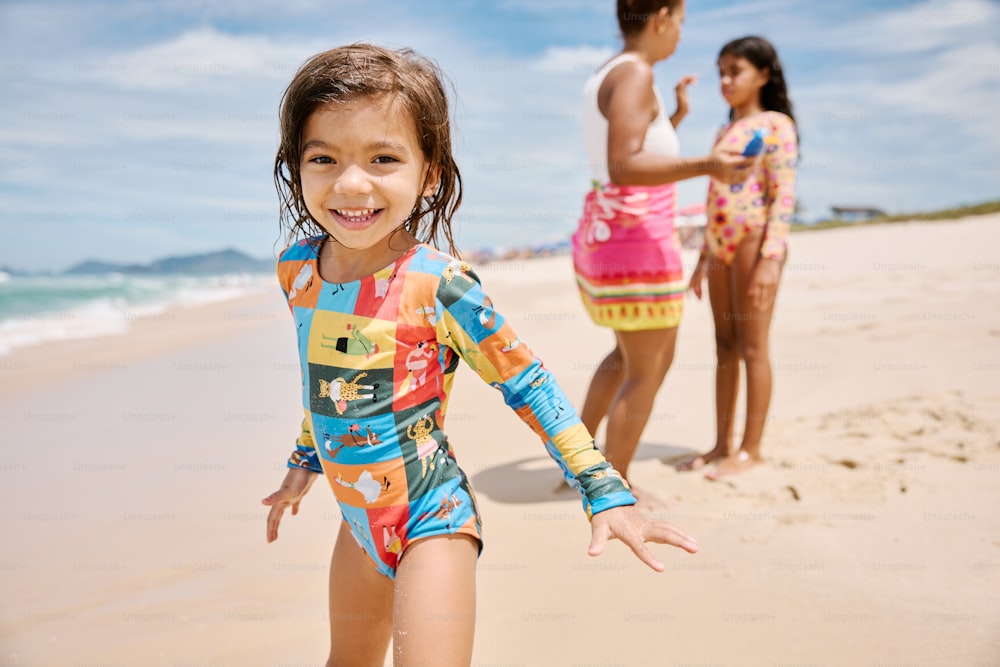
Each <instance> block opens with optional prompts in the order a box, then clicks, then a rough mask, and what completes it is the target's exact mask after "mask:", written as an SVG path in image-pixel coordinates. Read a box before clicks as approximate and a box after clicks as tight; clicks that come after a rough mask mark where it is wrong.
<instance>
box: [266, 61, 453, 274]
mask: <svg viewBox="0 0 1000 667" xmlns="http://www.w3.org/2000/svg"><path fill="white" fill-rule="evenodd" d="M442 80H443V76H442V74H441V71H440V70H439V69H438V67H437V65H435V64H434V63H433V62H432V61H430V60H429V59H427V58H425V57H423V56H421V55H419V54H418V53H416V52H415V51H412V50H410V49H399V50H391V49H384V48H382V47H378V46H374V45H371V44H351V45H349V46H341V47H338V48H335V49H331V50H329V51H324V52H323V53H319V54H317V55H315V56H313V57H312V58H310V59H309V60H308V61H307V62H306V63H305V64H304V65H302V67H300V68H299V70H298V72H296V73H295V76H294V77H293V78H292V81H291V83H290V84H288V88H287V89H286V90H285V93H284V95H283V96H282V99H281V111H280V115H279V120H280V125H281V137H280V143H279V145H278V152H277V155H276V156H275V158H274V184H275V187H277V189H278V195H279V197H280V198H281V218H280V222H281V228H282V229H283V230H284V231H285V232H286V233H287V236H288V238H287V239H286V243H291V242H292V241H293V240H295V239H296V238H298V237H300V236H302V237H313V236H321V235H323V234H324V233H325V232H324V230H323V228H322V227H321V226H320V225H319V223H317V222H316V221H315V220H314V219H313V217H312V216H311V215H309V211H308V210H307V209H306V203H305V200H304V199H303V197H302V179H301V173H300V165H301V162H302V132H303V129H304V128H305V124H306V120H307V119H308V118H309V116H310V114H312V113H313V112H314V111H315V110H316V109H318V108H320V107H322V106H325V105H327V104H338V103H344V102H351V101H355V100H357V99H359V98H364V97H371V96H380V95H388V96H390V97H391V98H392V99H394V100H396V101H398V102H399V103H401V104H402V106H403V108H404V109H406V111H407V112H408V113H409V114H410V118H412V119H413V122H414V125H415V130H416V136H417V140H418V141H419V143H420V149H421V150H422V151H423V154H424V159H425V160H426V161H427V165H428V169H427V177H426V180H425V182H424V184H423V186H422V187H421V190H423V189H424V187H426V186H427V185H428V184H430V183H431V182H432V180H433V178H434V176H435V174H438V178H439V180H438V187H437V190H436V191H435V192H434V194H433V195H431V196H429V197H421V198H420V199H418V200H417V204H416V206H415V207H414V208H413V211H412V212H411V213H410V215H409V217H408V218H407V219H406V221H405V222H404V223H403V229H405V230H406V231H408V232H410V233H411V234H413V236H415V237H416V238H417V239H418V240H420V241H421V242H424V243H431V244H433V245H435V246H438V247H440V245H439V243H440V241H441V240H443V241H445V242H447V244H448V252H450V253H452V254H456V255H457V254H458V251H457V249H456V248H455V241H454V239H453V238H452V230H451V220H452V217H453V216H454V215H455V211H456V210H457V209H458V206H459V204H461V202H462V176H461V174H460V173H459V170H458V165H457V164H456V163H455V158H454V156H453V155H452V146H451V122H450V119H449V115H448V96H447V94H446V92H445V88H444V84H443V83H442Z"/></svg>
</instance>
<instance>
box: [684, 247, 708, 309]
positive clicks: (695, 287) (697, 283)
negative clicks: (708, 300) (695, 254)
mask: <svg viewBox="0 0 1000 667" xmlns="http://www.w3.org/2000/svg"><path fill="white" fill-rule="evenodd" d="M706 261H707V260H706V259H705V256H704V255H701V256H700V257H699V258H698V263H697V264H695V267H694V271H692V272H691V281H690V282H689V283H688V289H689V290H691V291H692V292H694V295H695V296H696V297H698V300H699V301H701V284H702V283H703V282H704V281H705V263H706Z"/></svg>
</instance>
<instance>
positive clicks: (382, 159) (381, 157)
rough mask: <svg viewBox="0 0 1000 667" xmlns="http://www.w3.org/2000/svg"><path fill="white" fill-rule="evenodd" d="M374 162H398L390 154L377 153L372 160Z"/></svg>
mask: <svg viewBox="0 0 1000 667" xmlns="http://www.w3.org/2000/svg"><path fill="white" fill-rule="evenodd" d="M372 162H374V163H375V164H392V163H393V162H399V160H397V159H396V158H394V157H392V156H391V155H379V156H378V157H377V158H375V159H374V160H372Z"/></svg>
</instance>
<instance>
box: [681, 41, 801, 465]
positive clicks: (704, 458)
mask: <svg viewBox="0 0 1000 667" xmlns="http://www.w3.org/2000/svg"><path fill="white" fill-rule="evenodd" d="M719 76H720V77H721V86H722V96H723V97H724V98H725V99H726V101H727V102H728V103H729V106H730V114H729V120H730V122H729V124H728V125H726V126H725V127H724V128H722V130H721V131H720V132H719V134H718V136H717V137H716V141H715V145H716V147H724V148H733V149H742V148H743V147H745V146H746V145H747V144H748V143H749V142H750V141H751V139H752V138H753V136H754V133H755V132H757V133H759V134H763V135H764V155H763V159H762V160H761V161H760V162H759V163H758V164H757V166H755V167H754V169H753V172H752V174H751V176H750V178H749V180H748V181H747V182H746V183H744V184H740V185H733V184H729V183H724V182H721V181H719V180H717V179H714V178H713V179H711V181H710V185H709V190H708V203H707V216H708V223H707V226H706V229H705V245H704V248H703V249H702V252H701V257H700V258H699V260H698V265H697V267H696V268H695V270H694V272H693V274H692V276H691V284H690V287H691V289H692V290H694V293H695V294H696V295H697V296H698V298H699V299H700V298H701V296H702V282H703V281H704V280H705V279H706V278H707V280H708V296H709V302H710V303H711V305H712V316H713V319H714V321H715V341H716V356H717V359H718V364H717V366H716V371H715V382H716V386H715V410H716V439H715V446H714V447H713V448H712V450H711V451H709V452H708V453H706V454H703V455H701V456H698V457H696V458H694V459H692V460H691V461H688V462H686V463H684V464H682V468H687V469H697V468H701V467H702V466H704V465H705V464H709V463H714V466H712V467H711V468H710V469H709V470H707V471H706V477H708V478H709V479H718V478H719V477H724V476H727V475H733V474H737V473H740V472H743V471H745V470H748V469H749V468H751V467H753V466H754V465H756V464H758V463H760V462H761V461H762V460H763V457H762V455H761V438H762V436H763V433H764V422H765V420H766V418H767V412H768V407H769V405H770V401H771V359H770V356H769V351H768V347H769V334H770V329H771V317H772V314H773V312H774V300H775V296H776V294H777V291H778V281H779V280H780V278H781V270H782V267H783V266H784V263H785V259H786V257H787V254H788V253H787V236H788V228H789V223H790V221H791V218H792V213H793V211H794V208H795V168H796V164H797V162H798V135H797V130H796V127H795V117H794V116H793V115H792V103H791V101H789V99H788V91H787V87H786V85H785V77H784V70H783V68H782V66H781V62H780V61H779V60H778V54H777V53H776V52H775V50H774V47H773V46H771V44H770V43H769V42H768V41H767V40H765V39H762V38H760V37H744V38H742V39H737V40H734V41H732V42H730V43H728V44H726V45H725V46H724V47H723V48H722V51H721V52H720V53H719ZM741 361H742V362H743V364H744V365H745V366H746V378H747V380H746V382H747V402H746V405H747V407H746V421H745V426H744V429H743V439H742V442H741V443H740V446H739V448H737V449H735V450H734V449H733V426H734V416H735V413H736V399H737V396H738V393H739V381H740V362H741Z"/></svg>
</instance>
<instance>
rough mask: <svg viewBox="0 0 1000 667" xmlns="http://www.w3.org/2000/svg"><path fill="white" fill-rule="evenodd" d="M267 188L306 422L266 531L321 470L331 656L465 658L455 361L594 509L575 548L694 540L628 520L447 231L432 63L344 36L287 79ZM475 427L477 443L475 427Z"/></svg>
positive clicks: (627, 501)
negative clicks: (498, 399) (326, 494)
mask: <svg viewBox="0 0 1000 667" xmlns="http://www.w3.org/2000/svg"><path fill="white" fill-rule="evenodd" d="M280 118H281V139H280V144H279V149H278V154H277V157H276V159H275V172H274V174H275V182H276V183H277V185H278V189H279V194H280V195H281V199H282V204H283V206H282V220H283V222H284V223H285V225H286V226H287V227H288V231H289V235H290V237H293V238H294V237H298V236H304V237H305V238H301V239H300V240H298V241H297V242H293V243H291V245H289V247H288V248H286V249H285V251H284V252H282V253H281V256H280V258H279V260H278V267H277V271H278V280H279V282H280V284H281V287H282V290H283V292H284V294H285V296H286V298H287V300H288V306H289V308H290V310H291V312H292V315H293V318H294V321H295V331H296V334H297V339H298V348H299V358H300V362H301V366H302V404H303V408H304V412H305V419H304V421H303V423H302V428H301V431H300V433H299V435H298V439H297V441H296V447H295V449H294V451H293V452H292V455H291V457H290V458H289V461H288V468H289V470H288V473H287V474H286V476H285V480H284V482H283V483H282V485H281V488H280V489H279V490H278V491H276V492H274V493H272V494H271V495H269V496H268V497H267V498H265V499H264V500H263V503H264V505H266V506H268V507H270V508H271V509H270V512H269V514H268V517H267V540H268V542H273V541H274V540H275V539H277V537H278V526H279V523H280V521H281V517H282V514H283V513H284V511H285V510H286V509H291V510H292V514H295V513H296V512H297V510H298V506H299V503H300V501H301V500H302V497H303V496H304V495H305V493H306V492H307V491H308V489H309V488H310V486H311V485H312V483H313V481H315V479H316V478H317V477H318V476H319V475H323V476H325V477H326V479H327V481H328V482H329V484H330V488H331V489H332V490H333V493H334V495H335V496H336V499H337V503H338V505H339V506H340V510H341V515H342V518H343V521H342V523H341V526H340V533H339V535H338V537H337V543H336V546H335V548H334V553H333V559H332V562H331V570H330V607H329V612H330V615H329V618H330V639H331V649H330V657H329V659H328V661H327V665H328V666H331V665H348V666H350V667H355V666H366V665H382V664H383V663H384V661H385V655H386V651H387V649H388V646H389V642H390V639H391V640H392V644H393V647H394V652H395V655H394V660H393V662H394V664H396V665H435V666H436V667H449V666H467V665H469V663H470V662H471V659H472V640H473V629H474V625H475V611H476V596H475V566H476V559H477V557H478V555H479V551H480V548H481V545H482V536H481V532H480V517H479V512H478V510H477V507H476V499H475V495H474V494H473V492H472V487H471V485H470V483H469V479H468V477H467V476H466V474H465V473H464V471H463V470H462V468H461V467H460V466H459V465H458V462H457V457H456V455H455V452H454V451H453V450H452V447H451V443H450V442H449V440H448V438H447V436H446V435H445V431H444V426H445V412H446V407H447V405H448V399H449V396H450V392H451V389H452V385H453V380H454V375H455V370H456V368H457V367H458V363H459V360H460V359H464V360H465V361H466V362H467V363H469V364H470V366H472V367H473V368H474V369H476V371H477V372H478V373H479V375H480V376H481V377H482V378H483V380H485V381H487V382H489V383H490V384H491V385H493V386H494V387H496V388H497V389H498V390H499V391H500V393H501V394H502V395H503V398H504V401H505V402H506V403H507V405H508V406H510V407H511V408H512V409H513V410H514V411H515V412H516V413H517V414H518V415H519V416H520V417H521V418H522V419H523V420H524V421H525V422H526V423H527V424H528V425H529V426H530V427H531V428H532V429H533V430H534V431H535V433H536V434H537V435H538V436H539V437H540V439H541V440H542V442H543V443H544V446H545V448H546V450H547V451H548V453H549V454H550V455H551V456H552V457H553V458H554V459H555V460H556V463H557V464H558V465H559V467H560V468H561V469H562V471H563V474H564V476H565V477H566V479H567V482H568V483H569V484H570V485H571V486H573V488H575V489H577V490H578V491H579V492H580V493H581V499H582V503H583V507H584V510H585V511H586V514H587V515H588V516H591V517H592V521H591V530H592V535H593V537H592V542H591V547H590V553H591V554H592V555H597V554H599V553H600V552H601V551H602V549H603V547H604V544H605V543H606V542H607V540H608V539H610V538H616V539H621V540H622V541H624V542H625V543H627V544H628V545H629V546H630V547H631V548H632V549H633V550H634V551H635V553H636V554H637V555H638V556H639V558H641V559H642V560H643V561H644V562H646V563H647V564H648V565H649V566H650V567H652V568H653V569H655V570H658V571H662V570H663V567H664V566H663V564H662V563H660V562H658V561H657V560H656V559H655V558H654V557H653V556H652V554H651V553H650V552H649V551H648V550H647V549H646V548H645V546H644V544H643V543H644V542H645V541H653V542H660V543H665V544H672V545H674V546H678V547H681V548H683V549H685V550H687V551H691V552H693V551H695V550H696V549H697V545H696V544H695V542H694V541H693V540H692V539H691V538H690V537H688V536H687V535H684V534H683V533H682V532H680V531H679V530H677V529H676V528H674V527H673V526H671V525H669V524H667V523H664V522H659V521H650V520H648V519H646V518H644V517H642V516H641V515H640V514H639V513H638V511H637V510H636V509H635V507H633V505H634V504H635V498H634V497H633V495H632V494H631V492H630V491H629V489H628V484H627V483H626V482H625V480H624V479H623V478H622V476H621V475H620V474H618V472H617V471H616V470H615V469H614V468H612V467H611V465H610V464H609V463H608V462H607V461H606V460H605V459H604V457H603V456H601V453H600V452H599V451H598V450H597V449H596V448H595V447H594V442H593V438H592V436H591V435H590V433H588V432H587V429H586V428H585V427H584V426H583V424H582V423H580V419H579V418H578V417H577V416H576V413H575V412H574V411H573V409H572V407H570V403H569V400H568V399H567V398H566V395H565V394H564V393H563V392H562V390H561V389H560V388H559V386H558V384H556V382H555V380H554V378H553V377H552V376H551V374H550V373H549V372H548V370H546V369H545V367H544V366H543V365H542V363H541V361H540V360H538V359H537V358H535V356H534V355H533V354H532V352H531V350H530V349H529V347H528V346H527V345H526V344H524V343H523V342H522V341H521V340H520V339H519V338H518V337H517V334H516V333H515V332H514V331H513V329H512V328H511V327H510V324H509V323H508V322H507V321H506V320H505V319H504V318H503V316H502V315H500V313H498V312H497V311H496V310H495V309H494V307H493V302H492V301H491V300H490V299H489V297H488V296H486V294H485V293H484V292H483V289H482V287H481V285H480V283H479V279H478V278H477V277H476V274H475V273H473V272H472V269H471V267H470V266H469V265H468V264H466V263H465V262H462V261H461V260H459V259H457V258H456V257H454V256H452V255H449V254H446V253H444V252H441V251H439V250H438V249H436V248H435V247H432V246H431V245H428V244H429V243H431V242H435V241H437V240H438V237H439V236H443V238H444V239H445V240H446V241H447V242H448V245H449V250H450V251H451V253H452V254H454V252H455V251H454V247H453V244H452V242H451V238H452V236H451V219H452V216H453V214H454V213H455V210H456V208H457V207H458V204H459V202H460V201H461V182H462V181H461V176H460V174H459V171H458V168H457V166H456V165H455V161H454V158H453V156H452V153H451V137H450V124H449V115H448V102H447V98H446V96H445V93H444V87H443V85H442V84H441V81H440V79H439V77H438V72H437V69H436V67H435V66H434V65H433V64H432V63H430V62H429V61H427V60H425V59H423V58H421V57H420V56H417V55H416V54H414V53H413V52H412V51H408V50H402V51H389V50H386V49H382V48H378V47H374V46H370V45H365V44H355V45H352V46H346V47H341V48H337V49H333V50H331V51H327V52H325V53H321V54H319V55H317V56H315V57H313V58H312V59H311V60H309V61H308V62H307V63H306V64H305V65H303V66H302V68H301V69H300V70H299V71H298V72H297V73H296V75H295V77H294V79H293V80H292V82H291V84H290V85H289V87H288V89H287V90H286V91H285V96H284V99H283V102H282V108H281V117H280ZM484 437H488V435H487V434H484Z"/></svg>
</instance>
